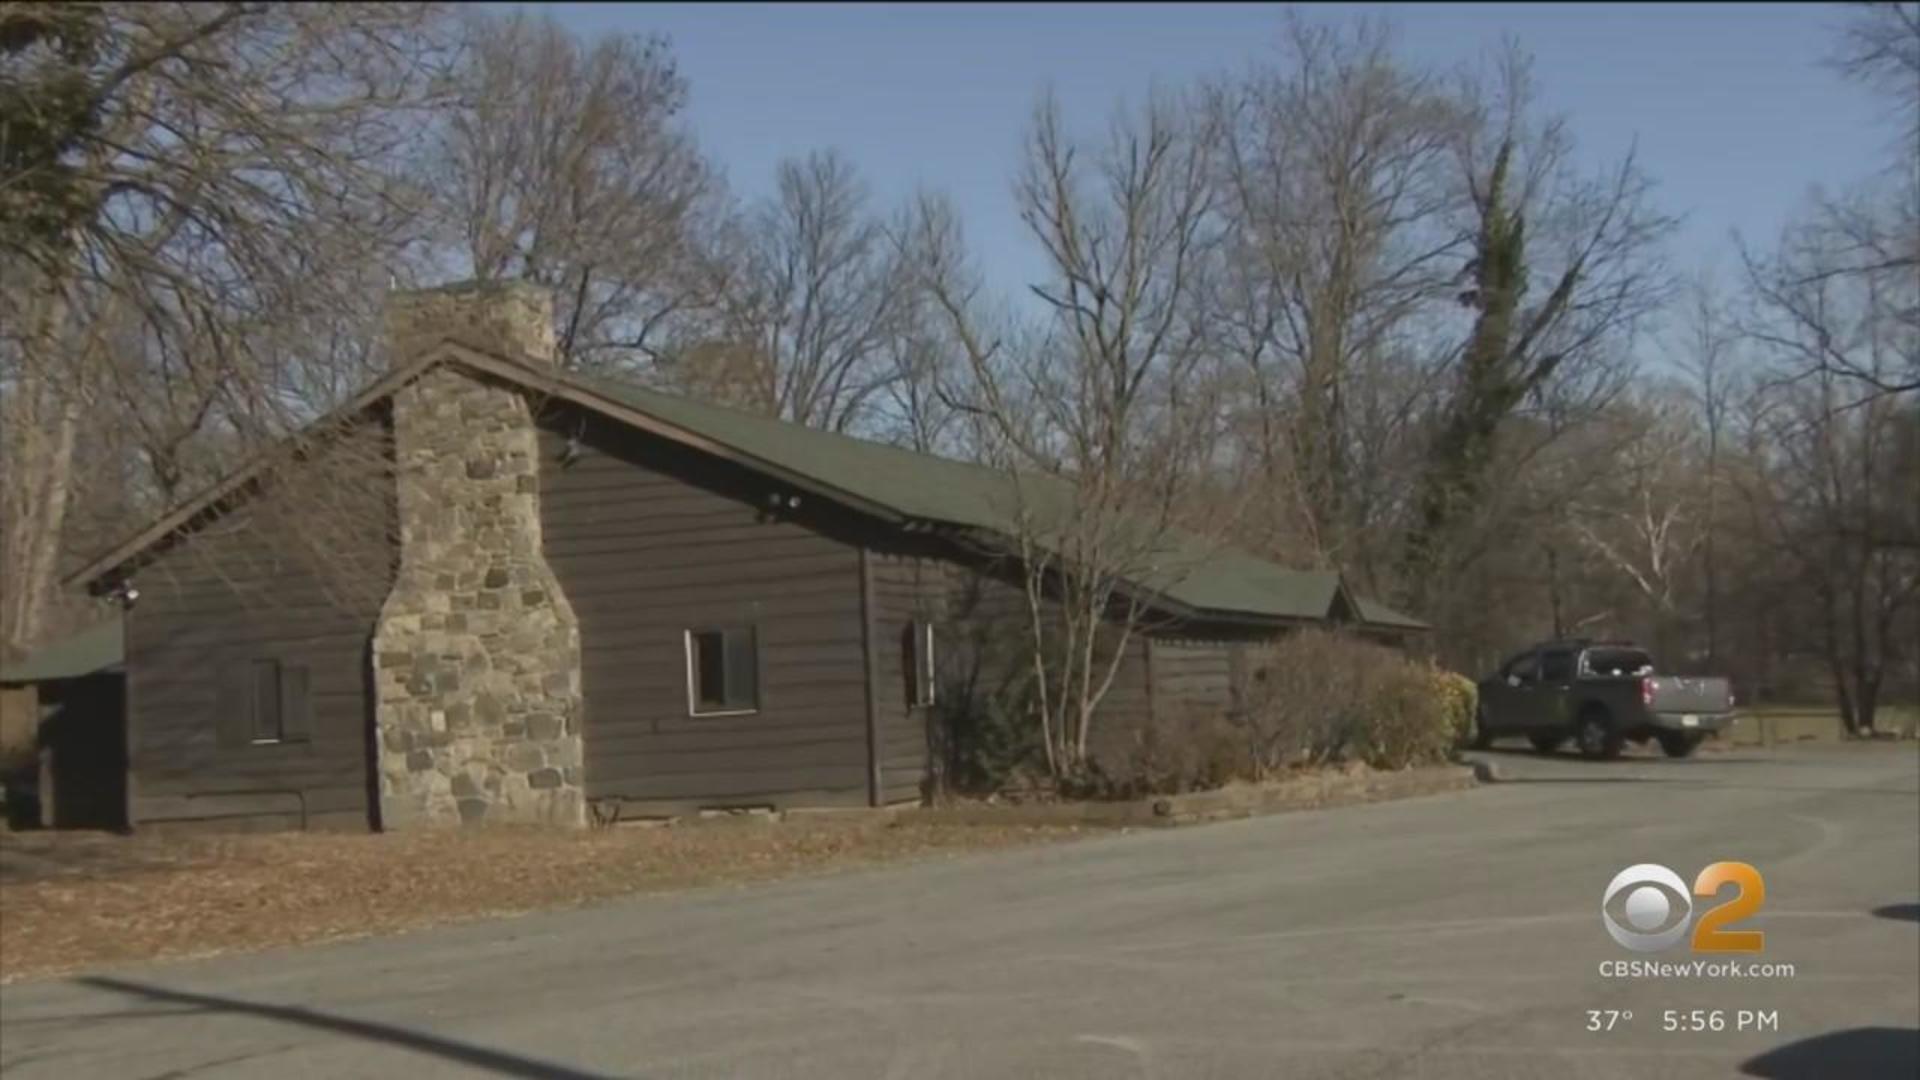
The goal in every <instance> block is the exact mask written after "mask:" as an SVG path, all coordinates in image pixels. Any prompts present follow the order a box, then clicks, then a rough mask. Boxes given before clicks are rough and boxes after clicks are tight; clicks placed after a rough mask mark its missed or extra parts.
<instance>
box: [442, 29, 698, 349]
mask: <svg viewBox="0 0 1920 1080" xmlns="http://www.w3.org/2000/svg"><path fill="white" fill-rule="evenodd" d="M465 25H466V31H467V40H466V50H465V53H464V56H463V58H462V62H461V65H460V67H459V69H458V78H457V80H456V86H457V88H458V93H459V102H458V106H457V108H455V109H453V110H451V111H450V112H449V114H448V115H447V117H446V119H445V121H444V123H443V124H442V125H441V127H440V129H439V131H438V134H437V139H436V142H435V146H434V149H433V152H432V153H430V154H428V155H427V156H426V157H425V158H424V159H423V161H422V162H421V166H420V168H421V173H422V177H423V178H422V181H421V182H422V185H423V186H424V187H425V188H426V189H427V190H428V191H430V192H432V193H433V194H434V196H435V197H436V206H437V208H438V211H439V213H440V216H441V218H442V220H443V222H444V229H445V231H446V233H447V235H448V236H449V237H450V238H452V239H453V241H454V244H455V246H456V249H457V255H458V258H457V259H456V260H455V262H456V265H461V264H464V267H465V268H466V269H467V270H469V271H470V272H471V274H472V275H473V276H474V277H476V278H479V279H482V280H503V279H518V280H524V281H532V282H536V283H538V284H541V285H546V286H548V287H550V288H552V289H553V290H554V294H555V300H556V307H557V310H556V320H557V322H558V331H559V332H558V346H559V349H560V354H561V360H562V362H563V363H564V364H567V365H569V366H574V367H580V368H586V369H595V370H604V369H609V368H616V369H617V368H632V367H636V366H645V365H647V364H650V363H652V362H655V361H657V360H659V359H660V358H661V356H662V355H663V353H664V352H666V351H668V350H669V349H671V348H672V347H673V346H674V344H675V340H674V337H675V335H674V333H673V332H674V331H675V330H676V329H678V326H677V324H678V323H680V322H683V321H685V320H687V319H688V318H689V317H691V316H693V315H695V314H699V313H707V312H710V309H711V308H712V307H713V305H714V304H715V303H716V302H717V300H718V298H719V297H720V295H721V294H722V292H723V291H724V290H725V288H726V286H727V281H726V277H725V273H724V264H723V261H722V257H721V254H720V253H719V252H717V251H715V250H713V247H714V245H715V244H716V242H717V241H716V238H715V236H716V234H715V229H716V228H717V221H718V218H719V216H720V214H721V213H722V210H723V204H722V198H721V196H722V189H721V183H720V179H719V177H718V176H717V174H716V173H715V171H714V170H713V168H712V167H711V166H709V165H708V164H707V161H706V159H705V158H704V157H702V156H701V154H700V151H699V149H698V147H697V146H696V145H695V143H694V140H693V137H692V135H691V134H690V133H689V132H688V131H687V130H686V129H685V128H684V126H683V125H682V124H681V122H680V113H681V111H682V110H683V109H684V108H685V106H686V100H687V85H686V80H685V79H684V78H683V77H682V76H681V75H680V72H679V69H678V68H677V67H676V66H675V63H674V57H673V53H672V50H671V47H670V46H669V44H668V43H667V41H666V40H665V39H663V38H660V37H642V36H637V35H625V34H613V35H608V36H605V37H601V38H599V39H597V40H596V41H595V42H593V43H592V44H590V45H589V44H586V43H583V42H581V41H580V40H579V39H578V38H576V37H574V36H573V35H572V34H570V33H569V32H567V31H566V30H564V29H562V28H561V27H560V26H559V25H558V24H557V23H555V22H554V21H553V19H552V18H551V17H550V16H544V15H542V16H532V15H528V14H525V13H521V12H515V13H513V14H511V15H504V16H496V15H488V14H473V15H470V16H468V18H467V20H466V24H465Z"/></svg>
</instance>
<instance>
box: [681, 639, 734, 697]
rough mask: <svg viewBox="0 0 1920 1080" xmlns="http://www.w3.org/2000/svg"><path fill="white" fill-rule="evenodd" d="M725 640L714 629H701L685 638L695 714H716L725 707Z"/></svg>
mask: <svg viewBox="0 0 1920 1080" xmlns="http://www.w3.org/2000/svg"><path fill="white" fill-rule="evenodd" d="M724 638H725V635H724V634H721V633H720V632H719V631H717V630H701V631H697V632H695V633H692V634H689V635H688V648H689V649H691V650H692V654H693V657H692V665H693V706H694V711H695V712H716V711H718V710H720V709H721V708H723V707H725V705H726V700H727V680H726V674H725V667H724V660H723V657H724V654H725V649H724V648H723V647H722V645H721V642H722V641H723V639H724Z"/></svg>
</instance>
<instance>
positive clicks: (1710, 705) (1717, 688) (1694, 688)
mask: <svg viewBox="0 0 1920 1080" xmlns="http://www.w3.org/2000/svg"><path fill="white" fill-rule="evenodd" d="M1647 708H1648V711H1649V712H1655V713H1699V714H1702V715H1712V714H1716V713H1724V712H1731V711H1732V710H1733V690H1732V687H1731V686H1730V685H1729V684H1728V682H1727V680H1726V679H1723V678H1720V677H1718V676H1700V677H1694V676H1680V675H1655V676H1654V677H1653V700H1652V702H1651V703H1650V704H1649V705H1648V706H1647Z"/></svg>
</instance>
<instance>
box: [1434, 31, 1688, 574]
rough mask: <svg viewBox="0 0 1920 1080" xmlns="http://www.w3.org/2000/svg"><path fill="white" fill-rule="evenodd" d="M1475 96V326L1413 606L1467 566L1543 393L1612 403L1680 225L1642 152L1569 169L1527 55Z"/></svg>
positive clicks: (1470, 288)
mask: <svg viewBox="0 0 1920 1080" xmlns="http://www.w3.org/2000/svg"><path fill="white" fill-rule="evenodd" d="M1469 93H1480V94H1481V95H1482V100H1483V101H1485V104H1484V105H1483V106H1482V115H1481V117H1480V118H1479V120H1478V122H1476V123H1474V124H1471V125H1468V126H1466V127H1465V128H1463V134H1462V135H1461V137H1460V138H1459V139H1458V141H1457V142H1456V146H1455V154H1456V158H1457V160H1458V167H1459V175H1460V177H1461V179H1462V180H1463V182H1464V183H1465V185H1466V188H1467V191H1468V194H1469V196H1470V205H1471V208H1472V209H1471V214H1470V222H1471V224H1472V228H1473V231H1474V240H1473V255H1472V258H1471V259H1470V260H1469V262H1468V263H1467V265H1466V267H1465V268H1464V270H1463V271H1462V278H1463V282H1462V284H1463V286H1464V288H1463V289H1462V291H1461V293H1460V294H1459V299H1460V302H1461V304H1462V305H1463V306H1464V307H1465V308H1466V309H1467V310H1468V311H1470V312H1471V313H1472V318H1473V321H1472V327H1471V329H1470V330H1469V331H1468V332H1467V334H1466V338H1465V342H1464V344H1463V346H1462V347H1461V348H1460V351H1459V353H1458V355H1457V360H1456V361H1455V365H1454V371H1455V375H1454V379H1453V385H1452V387H1451V390H1450V393H1449V396H1448V397H1447V398H1446V401H1445V404H1444V406H1442V407H1441V409H1440V410H1439V415H1438V417H1437V418H1436V422H1435V431H1434V435H1433V439H1432V443H1431V447H1430V454H1429V459H1428V460H1429V464H1428V466H1427V468H1426V469H1425V470H1424V474H1423V476H1422V478H1421V482H1420V488H1419V492H1418V497H1417V501H1416V503H1415V505H1414V507H1413V515H1412V521H1411V523H1410V526H1409V528H1408V531H1407V536H1406V544H1405V553H1404V556H1403V560H1402V565H1403V573H1402V582H1403V586H1404V589H1405V591H1406V595H1408V596H1409V597H1411V598H1413V602H1414V606H1416V607H1425V606H1426V602H1427V601H1428V600H1430V599H1431V593H1432V592H1433V590H1434V589H1435V588H1436V587H1437V586H1438V585H1439V584H1440V583H1442V582H1443V581H1445V580H1446V579H1447V578H1448V576H1449V574H1450V572H1451V571H1452V570H1453V569H1454V568H1455V567H1456V566H1457V565H1458V559H1459V555H1458V553H1457V552H1450V551H1449V546H1450V545H1451V544H1452V543H1453V541H1454V537H1453V535H1452V534H1453V533H1454V531H1455V529H1456V526H1457V524H1458V523H1459V522H1460V521H1461V520H1462V519H1464V518H1466V517H1468V516H1469V515H1470V514H1471V513H1472V512H1473V511H1474V510H1475V508H1476V505H1477V504H1478V502H1479V501H1480V499H1481V496H1482V494H1483V489H1484V484H1485V481H1486V479H1487V477H1488V475H1489V468H1490V466H1491V464H1492V462H1493V460H1494V452H1495V449H1496V442H1497V440H1498V437H1499V435H1500V432H1501V429H1502V427H1503V426H1504V425H1505V423H1506V421H1507V420H1508V419H1509V418H1510V417H1512V416H1514V415H1515V412H1516V410H1517V409H1518V408H1519V407H1520V406H1521V405H1522V404H1523V403H1524V402H1526V401H1527V400H1529V399H1532V398H1538V397H1539V396H1541V395H1543V394H1553V395H1558V396H1560V397H1562V398H1572V397H1581V396H1586V397H1589V398H1591V399H1592V400H1594V401H1596V402H1597V401H1602V400H1604V399H1605V396H1606V395H1607V393H1608V392H1609V391H1610V388H1612V387H1614V386H1617V384H1618V375H1619V372H1618V364H1619V362H1620V361H1621V358H1622V353H1621V352H1620V351H1619V350H1618V348H1617V347H1618V346H1619V345H1620V344H1622V342H1623V340H1624V338H1625V335H1627V334H1628V333H1629V332H1630V331H1631V330H1632V328H1633V327H1634V326H1635V324H1636V323H1637V321H1638V320H1639V319H1640V318H1641V317H1642V316H1643V315H1645V314H1647V313H1648V312H1649V311H1650V310H1652V309H1653V308H1654V307H1655V306H1656V305H1657V304H1658V302H1659V299H1660V297H1661V295H1662V293H1663V291H1664V287H1665V284H1666V279H1665V277H1664V274H1663V273H1662V271H1661V267H1660V264H1659V263H1658V261H1657V259H1656V258H1655V256H1654V249H1655V246H1656V245H1657V244H1658V242H1659V241H1660V240H1661V239H1662V237H1663V236H1664V235H1665V234H1666V233H1667V231H1668V230H1669V229H1670V228H1671V226H1672V219H1670V218H1668V217H1666V216H1664V215H1662V214H1659V213H1658V212H1656V211H1654V210H1653V209H1652V208H1651V207H1650V205H1649V203H1648V199H1647V193H1648V187H1649V184H1648V181H1647V179H1646V177H1645V176H1644V175H1642V174H1641V172H1640V170H1639V168H1638V166H1637V164H1636V162H1635V160H1634V157H1633V155H1632V154H1628V155H1627V157H1626V158H1625V159H1624V160H1622V161H1621V162H1620V163H1619V164H1618V165H1617V166H1615V167H1614V168H1612V169H1611V170H1610V171H1609V172H1607V173H1606V174H1605V175H1603V176H1600V177H1598V178H1594V179H1583V178H1580V177H1578V176H1577V175H1575V174H1574V173H1573V172H1572V170H1571V166H1570V164H1569V154H1570V152H1571V149H1572V141H1571V138H1570V137H1569V135H1568V134H1567V132H1566V129H1565V126H1564V124H1563V123H1562V122H1561V121H1559V120H1557V119H1550V120H1547V121H1545V122H1536V121H1534V120H1533V119H1532V118H1531V116H1530V113H1531V111H1532V105H1531V102H1532V99H1533V94H1534V90H1533V83H1532V73H1531V64H1530V61H1529V60H1528V59H1527V58H1526V57H1525V56H1524V55H1522V54H1520V53H1519V52H1518V51H1517V50H1514V49H1511V48H1510V49H1509V51H1508V53H1507V55H1506V57H1505V60H1504V62H1503V65H1502V66H1501V68H1500V69H1499V73H1498V81H1497V83H1496V89H1495V90H1494V91H1493V92H1492V93H1491V95H1486V94H1485V93H1484V92H1481V91H1475V90H1471V89H1470V90H1469ZM1489 98H1490V99H1489ZM1539 282H1546V283H1550V285H1549V287H1547V288H1546V289H1544V290H1543V291H1542V290H1539V289H1537V288H1536V283H1539Z"/></svg>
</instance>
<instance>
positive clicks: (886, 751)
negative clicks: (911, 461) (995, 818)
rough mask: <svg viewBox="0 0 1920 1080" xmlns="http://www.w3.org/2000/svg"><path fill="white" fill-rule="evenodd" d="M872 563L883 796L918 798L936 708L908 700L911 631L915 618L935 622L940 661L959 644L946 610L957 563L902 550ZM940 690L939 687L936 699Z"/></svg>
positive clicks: (899, 800) (894, 800) (888, 800)
mask: <svg viewBox="0 0 1920 1080" xmlns="http://www.w3.org/2000/svg"><path fill="white" fill-rule="evenodd" d="M871 562H872V568H873V593H872V602H873V607H874V659H875V667H876V669H877V672H878V674H877V678H876V679H875V694H876V696H875V698H874V707H875V712H876V714H877V717H878V721H879V724H878V726H879V735H880V740H879V742H880V781H881V796H882V801H883V802H885V803H889V804H891V803H902V802H913V801H915V800H918V799H920V798H922V797H923V796H924V795H925V794H926V793H927V792H926V784H927V781H928V769H929V766H930V757H929V754H930V743H929V742H928V735H929V732H928V729H927V725H928V722H929V720H930V719H932V718H933V716H934V712H935V710H934V708H933V707H932V706H916V707H909V706H908V704H907V702H908V701H909V700H910V697H909V695H910V693H911V680H910V673H909V670H908V666H907V655H908V651H907V650H908V646H907V635H908V634H909V632H910V631H911V628H912V626H913V624H914V622H915V621H916V620H927V621H931V622H932V623H933V626H934V659H935V662H936V663H939V662H941V661H942V660H943V658H944V655H945V654H946V652H947V651H948V650H949V649H951V648H953V647H954V646H955V639H954V634H953V632H952V631H953V627H952V626H951V624H950V623H949V622H948V614H947V611H948V602H947V601H948V593H949V592H950V591H951V588H952V581H953V572H954V570H955V567H954V566H953V565H952V564H951V563H948V562H945V561H943V560H940V559H936V558H928V557H924V556H921V555H913V554H900V553H891V554H885V553H876V554H874V555H873V556H872V557H871ZM939 692H940V691H939V688H938V687H937V686H936V689H935V695H936V703H937V698H938V694H939Z"/></svg>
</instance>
